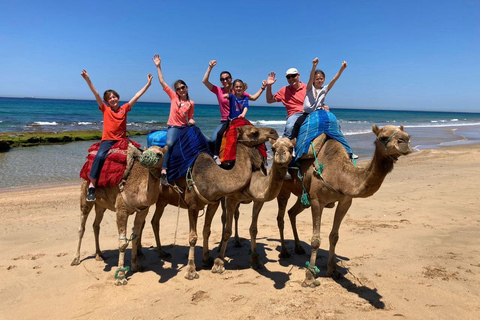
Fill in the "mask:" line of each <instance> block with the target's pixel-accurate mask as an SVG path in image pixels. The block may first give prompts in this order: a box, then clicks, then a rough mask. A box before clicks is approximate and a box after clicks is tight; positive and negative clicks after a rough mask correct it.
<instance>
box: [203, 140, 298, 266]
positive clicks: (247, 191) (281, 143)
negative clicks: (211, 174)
mask: <svg viewBox="0 0 480 320" xmlns="http://www.w3.org/2000/svg"><path fill="white" fill-rule="evenodd" d="M270 143H271V144H272V150H273V164H272V167H271V168H270V170H268V172H267V173H265V172H264V171H263V170H255V171H253V172H252V178H251V180H250V183H249V184H248V185H247V186H246V187H245V188H243V189H241V190H239V191H238V192H236V193H234V194H231V195H230V196H228V197H227V200H226V207H227V210H226V211H227V218H226V225H225V227H224V231H223V236H222V245H221V251H220V255H219V257H218V258H216V259H215V264H214V266H213V268H212V272H214V273H222V272H223V271H225V266H224V265H225V262H224V257H225V251H226V248H227V242H228V240H229V239H230V237H231V235H232V221H233V216H234V213H235V212H238V206H239V204H240V203H248V202H251V201H253V210H252V223H251V225H250V237H251V254H250V263H251V266H252V268H261V267H262V265H261V263H260V259H259V256H258V253H257V243H256V237H257V232H258V230H257V222H258V216H259V214H260V210H261V209H262V207H263V204H264V203H265V202H267V201H271V200H273V199H275V198H276V197H277V195H278V193H279V192H280V189H281V188H282V183H283V180H284V177H285V174H286V173H287V169H288V165H289V164H290V162H291V161H292V152H293V148H294V146H295V140H293V141H292V140H290V139H288V138H279V139H278V140H273V139H271V140H270ZM206 219H207V218H205V220H206ZM205 224H207V222H205Z"/></svg>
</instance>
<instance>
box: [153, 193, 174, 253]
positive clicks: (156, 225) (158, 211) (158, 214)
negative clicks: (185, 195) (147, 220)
mask: <svg viewBox="0 0 480 320" xmlns="http://www.w3.org/2000/svg"><path fill="white" fill-rule="evenodd" d="M166 206H167V203H166V202H163V201H158V202H157V205H156V208H155V213H154V214H153V217H152V221H151V223H152V229H153V234H154V235H155V242H156V243H157V253H158V257H159V258H161V259H162V258H163V259H165V258H170V257H171V256H172V255H171V254H170V253H168V252H165V251H163V248H162V244H161V242H160V219H161V218H162V216H163V212H164V211H165V207H166Z"/></svg>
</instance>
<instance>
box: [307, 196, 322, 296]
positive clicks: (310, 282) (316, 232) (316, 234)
mask: <svg viewBox="0 0 480 320" xmlns="http://www.w3.org/2000/svg"><path fill="white" fill-rule="evenodd" d="M310 203H311V205H312V209H311V210H312V222H313V235H312V240H311V249H312V255H311V256H310V262H307V263H306V267H307V270H306V271H305V280H303V283H302V285H303V286H304V287H307V286H310V287H311V288H315V287H316V286H319V285H320V281H319V280H318V279H315V275H316V274H317V273H318V272H319V270H318V268H317V267H316V266H315V262H316V260H317V251H318V249H319V248H320V226H321V222H322V212H323V208H324V207H325V204H321V203H320V202H319V200H318V199H316V198H313V199H311V200H310Z"/></svg>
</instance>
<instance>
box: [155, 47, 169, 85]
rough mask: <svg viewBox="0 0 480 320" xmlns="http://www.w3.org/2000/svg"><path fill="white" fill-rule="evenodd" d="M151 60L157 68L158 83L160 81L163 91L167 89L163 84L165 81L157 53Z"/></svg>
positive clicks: (160, 60)
mask: <svg viewBox="0 0 480 320" xmlns="http://www.w3.org/2000/svg"><path fill="white" fill-rule="evenodd" d="M152 60H153V62H154V63H155V65H156V66H157V74H158V81H160V84H161V85H162V88H164V89H165V87H167V86H168V85H167V83H166V82H165V80H164V79H163V73H162V66H161V64H162V59H160V56H159V55H158V53H155V55H154V56H153V58H152Z"/></svg>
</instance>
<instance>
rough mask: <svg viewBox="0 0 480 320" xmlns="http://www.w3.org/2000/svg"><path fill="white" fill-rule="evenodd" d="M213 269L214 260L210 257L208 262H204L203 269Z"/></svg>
mask: <svg viewBox="0 0 480 320" xmlns="http://www.w3.org/2000/svg"><path fill="white" fill-rule="evenodd" d="M212 267H213V258H212V257H208V259H207V260H202V268H203V269H210V268H212Z"/></svg>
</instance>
